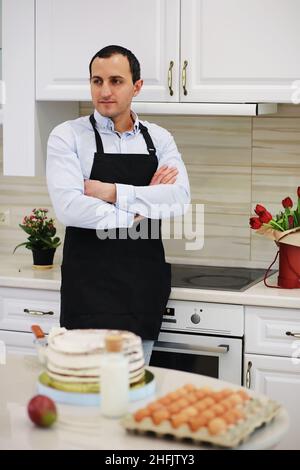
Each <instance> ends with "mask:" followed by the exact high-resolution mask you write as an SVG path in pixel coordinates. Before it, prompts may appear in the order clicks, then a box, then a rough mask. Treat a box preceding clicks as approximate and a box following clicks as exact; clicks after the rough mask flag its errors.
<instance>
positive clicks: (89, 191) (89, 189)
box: [84, 180, 117, 204]
mask: <svg viewBox="0 0 300 470" xmlns="http://www.w3.org/2000/svg"><path fill="white" fill-rule="evenodd" d="M84 194H85V195H86V196H92V197H97V198H98V199H102V201H106V202H111V203H112V204H114V203H115V202H116V196H117V191H116V185H115V184H112V183H103V182H102V181H97V180H85V181H84Z"/></svg>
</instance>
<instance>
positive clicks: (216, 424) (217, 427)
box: [207, 418, 227, 435]
mask: <svg viewBox="0 0 300 470" xmlns="http://www.w3.org/2000/svg"><path fill="white" fill-rule="evenodd" d="M207 428H208V432H209V433H210V434H214V435H217V434H221V432H224V431H226V428H227V423H226V421H224V419H222V418H214V419H212V420H211V421H209V423H208V425H207Z"/></svg>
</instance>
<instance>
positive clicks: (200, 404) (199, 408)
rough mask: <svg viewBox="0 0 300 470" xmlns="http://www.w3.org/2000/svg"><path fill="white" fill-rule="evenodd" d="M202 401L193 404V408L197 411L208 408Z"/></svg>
mask: <svg viewBox="0 0 300 470" xmlns="http://www.w3.org/2000/svg"><path fill="white" fill-rule="evenodd" d="M203 402H204V400H200V401H198V402H197V403H195V404H194V407H195V408H196V409H197V410H198V411H199V412H201V411H204V410H206V409H207V408H208V406H207V404H206V403H203Z"/></svg>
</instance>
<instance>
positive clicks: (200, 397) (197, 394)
mask: <svg viewBox="0 0 300 470" xmlns="http://www.w3.org/2000/svg"><path fill="white" fill-rule="evenodd" d="M195 395H196V397H197V398H198V400H202V398H204V397H205V396H206V395H205V392H203V390H201V388H198V389H197V390H196V391H195Z"/></svg>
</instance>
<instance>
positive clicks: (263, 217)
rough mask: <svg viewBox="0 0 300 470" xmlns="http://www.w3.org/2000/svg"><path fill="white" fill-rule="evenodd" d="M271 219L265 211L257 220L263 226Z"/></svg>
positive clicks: (270, 215)
mask: <svg viewBox="0 0 300 470" xmlns="http://www.w3.org/2000/svg"><path fill="white" fill-rule="evenodd" d="M272 218H273V217H272V214H270V212H268V211H265V212H263V213H262V214H260V215H259V220H260V221H261V223H263V224H267V223H268V222H270V220H272Z"/></svg>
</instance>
